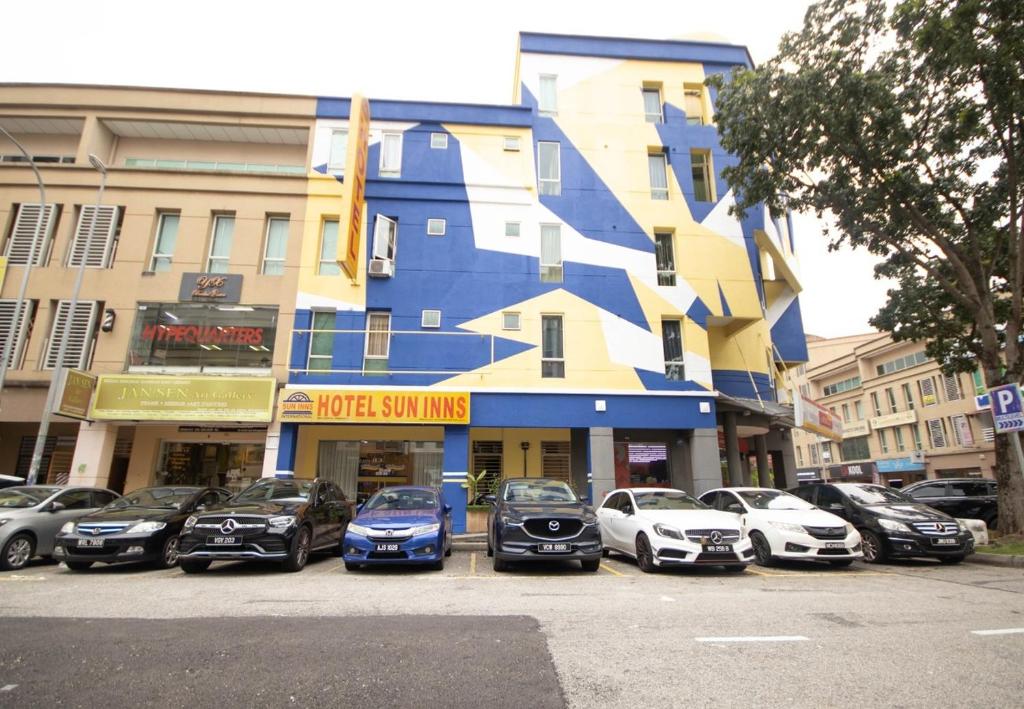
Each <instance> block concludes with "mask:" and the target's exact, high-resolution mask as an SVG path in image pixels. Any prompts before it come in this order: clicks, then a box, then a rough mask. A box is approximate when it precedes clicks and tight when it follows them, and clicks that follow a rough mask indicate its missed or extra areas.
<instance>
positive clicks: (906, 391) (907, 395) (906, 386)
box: [900, 382, 914, 411]
mask: <svg viewBox="0 0 1024 709" xmlns="http://www.w3.org/2000/svg"><path fill="white" fill-rule="evenodd" d="M900 389H901V390H903V399H904V401H906V402H907V411H913V410H914V390H913V389H912V388H911V386H910V383H909V382H903V383H902V384H900Z"/></svg>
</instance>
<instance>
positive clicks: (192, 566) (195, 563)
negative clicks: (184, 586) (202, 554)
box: [178, 559, 210, 574]
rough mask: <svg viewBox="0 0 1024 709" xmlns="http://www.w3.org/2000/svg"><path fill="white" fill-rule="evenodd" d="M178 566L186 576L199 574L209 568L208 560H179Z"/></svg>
mask: <svg viewBox="0 0 1024 709" xmlns="http://www.w3.org/2000/svg"><path fill="white" fill-rule="evenodd" d="M178 566H180V567H181V570H182V571H184V572H185V573H186V574H201V573H203V572H204V571H206V570H207V569H208V568H210V560H209V559H180V560H179V561H178Z"/></svg>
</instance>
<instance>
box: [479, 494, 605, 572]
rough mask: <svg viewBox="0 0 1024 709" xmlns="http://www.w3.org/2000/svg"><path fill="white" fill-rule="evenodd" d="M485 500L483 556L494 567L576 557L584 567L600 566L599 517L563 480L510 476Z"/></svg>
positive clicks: (503, 569)
mask: <svg viewBox="0 0 1024 709" xmlns="http://www.w3.org/2000/svg"><path fill="white" fill-rule="evenodd" d="M487 501H488V502H489V503H490V504H491V509H490V510H488V512H487V556H492V557H494V570H495V571H507V570H508V568H509V563H510V562H514V561H515V562H518V561H536V560H549V559H566V560H578V561H579V562H580V564H581V565H582V566H583V570H584V571H597V569H598V567H599V566H600V565H601V532H600V529H599V528H598V523H597V515H595V514H594V510H593V509H592V508H591V507H590V506H589V505H587V504H586V501H585V500H582V499H580V498H579V497H577V496H576V493H575V492H573V489H572V488H571V487H569V486H568V485H567V484H566V483H564V482H562V481H561V480H550V479H548V478H508V479H507V480H504V481H503V482H502V483H501V485H500V486H499V487H498V493H497V495H493V496H488V498H487Z"/></svg>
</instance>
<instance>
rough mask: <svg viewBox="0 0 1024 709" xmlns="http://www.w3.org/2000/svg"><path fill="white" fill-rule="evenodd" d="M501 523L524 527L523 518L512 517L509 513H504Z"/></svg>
mask: <svg viewBox="0 0 1024 709" xmlns="http://www.w3.org/2000/svg"><path fill="white" fill-rule="evenodd" d="M501 523H502V524H507V525H510V526H512V527H522V526H523V520H521V519H519V518H518V517H510V516H508V515H502V516H501Z"/></svg>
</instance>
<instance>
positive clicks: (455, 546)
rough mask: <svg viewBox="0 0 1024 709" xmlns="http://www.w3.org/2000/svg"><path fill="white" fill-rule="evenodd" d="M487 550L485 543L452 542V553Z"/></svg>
mask: <svg viewBox="0 0 1024 709" xmlns="http://www.w3.org/2000/svg"><path fill="white" fill-rule="evenodd" d="M486 549H487V542H476V541H471V542H457V541H453V542H452V550H453V551H484V550H486Z"/></svg>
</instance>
